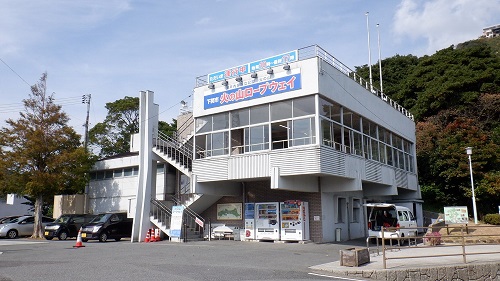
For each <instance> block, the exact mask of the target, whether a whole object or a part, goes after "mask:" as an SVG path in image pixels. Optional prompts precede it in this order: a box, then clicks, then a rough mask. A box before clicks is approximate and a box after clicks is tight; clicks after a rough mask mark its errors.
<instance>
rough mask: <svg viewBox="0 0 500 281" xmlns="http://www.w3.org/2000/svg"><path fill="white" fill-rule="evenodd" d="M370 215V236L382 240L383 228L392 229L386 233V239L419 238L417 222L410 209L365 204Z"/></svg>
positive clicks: (380, 204)
mask: <svg viewBox="0 0 500 281" xmlns="http://www.w3.org/2000/svg"><path fill="white" fill-rule="evenodd" d="M365 206H366V207H367V214H368V236H371V237H377V238H382V231H381V229H382V227H389V228H390V227H392V228H393V229H392V230H387V231H384V238H385V239H390V238H403V237H414V236H417V233H418V229H417V221H416V219H415V217H414V216H413V214H412V212H411V211H410V209H408V208H406V207H403V206H397V205H394V204H388V203H368V204H365Z"/></svg>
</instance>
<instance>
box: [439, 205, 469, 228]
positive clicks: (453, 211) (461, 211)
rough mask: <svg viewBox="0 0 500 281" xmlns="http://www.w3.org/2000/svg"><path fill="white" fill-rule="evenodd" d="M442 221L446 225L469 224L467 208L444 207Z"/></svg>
mask: <svg viewBox="0 0 500 281" xmlns="http://www.w3.org/2000/svg"><path fill="white" fill-rule="evenodd" d="M444 221H445V222H446V223H447V224H451V223H465V224H467V223H469V215H468V213H467V207H465V206H459V207H444Z"/></svg>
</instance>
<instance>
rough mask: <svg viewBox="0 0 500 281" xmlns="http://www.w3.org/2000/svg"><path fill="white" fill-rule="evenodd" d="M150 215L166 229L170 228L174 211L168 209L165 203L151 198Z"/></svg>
mask: <svg viewBox="0 0 500 281" xmlns="http://www.w3.org/2000/svg"><path fill="white" fill-rule="evenodd" d="M150 215H151V216H152V217H153V218H155V219H156V220H158V222H160V223H161V224H163V225H164V226H165V228H166V229H169V228H170V219H171V218H172V210H170V209H169V208H168V206H167V205H165V204H164V203H163V202H161V201H159V200H156V199H154V198H151V210H150Z"/></svg>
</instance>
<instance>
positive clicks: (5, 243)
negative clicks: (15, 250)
mask: <svg viewBox="0 0 500 281" xmlns="http://www.w3.org/2000/svg"><path fill="white" fill-rule="evenodd" d="M41 243H49V242H45V241H27V240H0V246H12V245H29V244H41Z"/></svg>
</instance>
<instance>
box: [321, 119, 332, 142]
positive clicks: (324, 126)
mask: <svg viewBox="0 0 500 281" xmlns="http://www.w3.org/2000/svg"><path fill="white" fill-rule="evenodd" d="M321 131H322V137H323V140H322V142H321V143H322V144H324V145H328V146H333V136H332V131H331V122H330V121H328V120H326V119H323V118H322V119H321Z"/></svg>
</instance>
